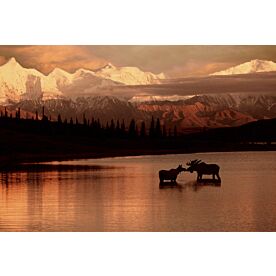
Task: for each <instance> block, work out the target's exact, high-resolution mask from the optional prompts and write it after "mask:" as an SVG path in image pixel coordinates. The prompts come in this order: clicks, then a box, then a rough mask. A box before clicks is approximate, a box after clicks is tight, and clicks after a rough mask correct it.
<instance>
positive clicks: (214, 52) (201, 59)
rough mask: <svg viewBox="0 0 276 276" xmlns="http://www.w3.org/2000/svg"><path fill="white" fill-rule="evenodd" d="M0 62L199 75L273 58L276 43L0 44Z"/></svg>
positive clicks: (42, 67) (41, 67)
mask: <svg viewBox="0 0 276 276" xmlns="http://www.w3.org/2000/svg"><path fill="white" fill-rule="evenodd" d="M0 56H2V59H0V63H1V62H4V61H5V59H7V58H9V57H12V56H14V57H15V58H16V59H17V60H18V61H19V62H20V63H21V64H22V65H23V66H26V67H33V68H36V69H38V70H40V71H42V72H43V73H49V72H50V71H51V70H53V69H54V68H55V67H59V68H62V69H64V70H67V71H69V72H73V71H75V70H76V69H78V68H86V69H91V70H93V69H96V68H99V67H101V66H103V65H105V64H106V63H107V62H111V63H113V64H114V65H116V66H135V67H139V68H140V69H141V70H144V71H150V72H153V73H160V72H164V73H165V74H167V75H168V76H171V77H174V78H175V77H185V76H201V75H208V74H210V73H214V72H216V71H220V70H223V69H226V68H228V67H231V66H235V65H238V64H241V63H243V62H246V61H249V60H251V59H264V60H272V61H274V62H275V61H276V46H273V45H272V46H269V45H266V46H262V45H256V46H253V45H252V46H246V45H244V46H241V45H237V46H235V45H222V46H215V45H171V46H170V45H87V46H80V45H75V46H70V45H68V46H67V45H63V46H62V45H60V46H54V45H51V46H0Z"/></svg>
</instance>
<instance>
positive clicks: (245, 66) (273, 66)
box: [210, 59, 276, 76]
mask: <svg viewBox="0 0 276 276" xmlns="http://www.w3.org/2000/svg"><path fill="white" fill-rule="evenodd" d="M271 71H276V63H275V62H273V61H267V60H259V59H254V60H251V61H249V62H245V63H242V64H240V65H237V66H234V67H230V68H228V69H226V70H222V71H219V72H215V73H213V74H210V75H212V76H218V75H235V74H250V73H258V72H271Z"/></svg>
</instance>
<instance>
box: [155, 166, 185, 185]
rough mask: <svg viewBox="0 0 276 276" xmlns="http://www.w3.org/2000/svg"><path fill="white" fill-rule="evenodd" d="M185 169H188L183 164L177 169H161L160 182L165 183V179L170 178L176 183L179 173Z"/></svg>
mask: <svg viewBox="0 0 276 276" xmlns="http://www.w3.org/2000/svg"><path fill="white" fill-rule="evenodd" d="M183 171H186V169H185V168H183V167H182V165H179V166H178V167H177V168H176V169H170V170H161V171H159V179H160V183H163V181H164V180H170V181H171V182H173V183H176V178H177V176H178V174H180V173H181V172H183Z"/></svg>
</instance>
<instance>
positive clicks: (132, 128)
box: [128, 119, 136, 138]
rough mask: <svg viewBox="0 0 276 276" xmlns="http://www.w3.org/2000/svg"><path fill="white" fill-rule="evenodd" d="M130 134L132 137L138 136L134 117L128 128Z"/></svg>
mask: <svg viewBox="0 0 276 276" xmlns="http://www.w3.org/2000/svg"><path fill="white" fill-rule="evenodd" d="M128 136H129V137H130V138H134V137H135V136H136V127H135V121H134V119H132V120H131V121H130V124H129V128H128Z"/></svg>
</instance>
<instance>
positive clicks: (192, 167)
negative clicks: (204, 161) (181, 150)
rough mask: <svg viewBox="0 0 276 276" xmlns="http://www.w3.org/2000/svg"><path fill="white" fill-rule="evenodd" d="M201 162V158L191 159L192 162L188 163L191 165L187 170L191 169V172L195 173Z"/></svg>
mask: <svg viewBox="0 0 276 276" xmlns="http://www.w3.org/2000/svg"><path fill="white" fill-rule="evenodd" d="M199 163H201V160H198V159H195V160H190V162H188V163H186V165H187V166H189V167H188V168H187V169H186V170H187V171H189V172H190V173H193V172H194V170H195V168H196V166H197V165H198V164H199Z"/></svg>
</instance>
